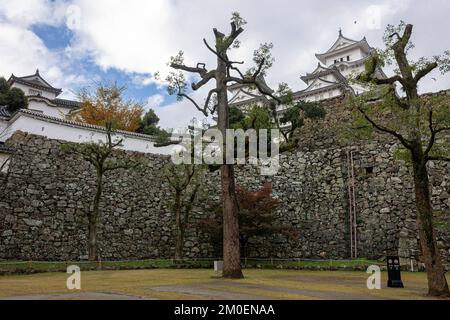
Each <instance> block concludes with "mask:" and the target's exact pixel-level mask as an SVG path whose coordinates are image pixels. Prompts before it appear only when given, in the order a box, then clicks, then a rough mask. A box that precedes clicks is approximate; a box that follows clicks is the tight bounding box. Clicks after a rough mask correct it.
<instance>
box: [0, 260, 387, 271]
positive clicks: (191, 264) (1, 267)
mask: <svg viewBox="0 0 450 320" xmlns="http://www.w3.org/2000/svg"><path fill="white" fill-rule="evenodd" d="M242 263H243V265H244V266H246V267H248V268H258V269H307V270H323V269H325V270H360V271H362V270H366V269H367V267H368V266H370V265H380V262H379V261H372V260H367V259H357V260H298V261H293V260H262V259H259V260H256V259H243V260H242ZM72 264H75V265H78V266H79V267H80V268H81V270H84V271H86V270H98V269H103V270H132V269H134V270H136V269H154V268H156V269H171V268H175V269H178V268H194V269H200V268H206V269H211V268H212V267H213V260H207V259H191V260H184V261H182V262H181V263H178V264H177V263H175V262H174V261H173V260H167V259H151V260H136V261H103V262H88V261H82V262H79V261H78V262H71V261H67V262H38V261H0V274H8V273H39V272H64V271H65V270H66V269H67V266H68V265H72ZM381 265H383V263H382V264H381Z"/></svg>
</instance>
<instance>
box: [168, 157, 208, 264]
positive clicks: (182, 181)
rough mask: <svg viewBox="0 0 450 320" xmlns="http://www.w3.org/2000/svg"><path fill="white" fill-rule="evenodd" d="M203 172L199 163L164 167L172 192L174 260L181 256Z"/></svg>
mask: <svg viewBox="0 0 450 320" xmlns="http://www.w3.org/2000/svg"><path fill="white" fill-rule="evenodd" d="M203 172H204V170H203V167H202V166H200V165H188V164H180V165H174V164H169V165H167V166H166V168H165V177H166V179H167V181H168V183H169V185H170V187H171V189H172V190H173V192H174V197H173V201H172V209H173V212H174V218H175V227H176V241H175V260H181V259H182V258H183V248H184V235H185V232H186V227H187V226H188V224H189V219H190V214H191V212H192V209H193V207H194V205H195V203H196V202H197V200H198V196H199V193H200V187H201V183H202V181H203V179H202V178H203Z"/></svg>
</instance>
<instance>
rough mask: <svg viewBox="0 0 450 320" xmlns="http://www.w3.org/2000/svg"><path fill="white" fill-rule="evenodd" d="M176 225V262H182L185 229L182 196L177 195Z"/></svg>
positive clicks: (177, 193)
mask: <svg viewBox="0 0 450 320" xmlns="http://www.w3.org/2000/svg"><path fill="white" fill-rule="evenodd" d="M175 220H176V221H175V224H176V228H177V230H176V231H177V236H176V243H175V260H181V259H182V258H183V247H184V228H183V223H182V221H181V194H180V193H179V192H176V193H175Z"/></svg>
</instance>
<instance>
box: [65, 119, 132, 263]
mask: <svg viewBox="0 0 450 320" xmlns="http://www.w3.org/2000/svg"><path fill="white" fill-rule="evenodd" d="M105 129H106V142H99V143H94V142H89V143H81V144H64V145H62V149H63V150H64V151H65V152H71V153H75V154H78V155H79V156H81V157H82V158H83V160H84V161H87V162H88V163H90V164H91V165H92V166H93V167H94V169H95V173H96V180H95V195H94V198H93V200H92V209H91V210H89V211H88V212H87V217H88V221H89V231H88V233H89V242H88V246H89V260H90V261H96V260H98V252H97V251H98V250H97V247H98V246H97V225H98V221H99V219H100V218H101V212H100V201H101V199H102V195H103V185H104V179H105V174H106V173H107V172H114V171H116V170H118V169H131V168H137V167H138V166H139V165H140V162H138V161H135V160H133V159H130V158H128V157H121V158H119V157H117V156H114V155H113V154H112V153H113V151H114V149H116V148H117V147H118V146H120V145H121V144H122V142H123V139H119V140H117V141H113V140H112V135H113V133H114V130H113V124H112V123H111V122H107V123H106V127H105Z"/></svg>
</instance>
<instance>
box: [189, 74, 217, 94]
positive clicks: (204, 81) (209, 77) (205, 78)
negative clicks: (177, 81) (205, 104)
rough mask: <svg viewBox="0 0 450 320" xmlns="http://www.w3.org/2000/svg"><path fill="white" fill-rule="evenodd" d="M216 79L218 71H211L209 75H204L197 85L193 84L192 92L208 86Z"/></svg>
mask: <svg viewBox="0 0 450 320" xmlns="http://www.w3.org/2000/svg"><path fill="white" fill-rule="evenodd" d="M215 77H216V71H215V70H211V71H209V72H208V73H206V74H204V75H203V76H202V80H200V81H199V82H197V83H192V90H195V91H196V90H198V89H200V88H201V87H203V86H204V85H205V84H207V83H208V82H209V81H210V80H212V79H214V78H215Z"/></svg>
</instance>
